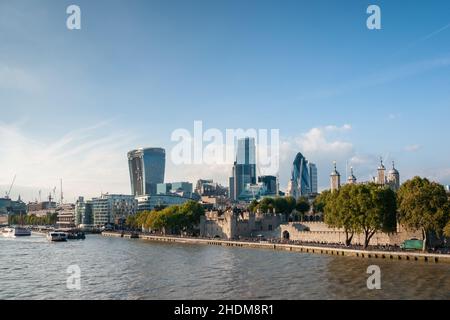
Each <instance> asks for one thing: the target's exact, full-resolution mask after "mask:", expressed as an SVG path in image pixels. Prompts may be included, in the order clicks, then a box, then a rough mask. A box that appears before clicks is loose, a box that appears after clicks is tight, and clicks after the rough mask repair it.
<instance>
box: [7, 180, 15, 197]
mask: <svg viewBox="0 0 450 320" xmlns="http://www.w3.org/2000/svg"><path fill="white" fill-rule="evenodd" d="M14 182H16V175H14V178H13V181H12V183H11V186H10V187H9V190H8V192H7V193H6V198H7V199H9V195H10V194H11V190H12V188H13V186H14Z"/></svg>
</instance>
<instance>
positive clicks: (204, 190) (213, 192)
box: [194, 179, 228, 197]
mask: <svg viewBox="0 0 450 320" xmlns="http://www.w3.org/2000/svg"><path fill="white" fill-rule="evenodd" d="M194 191H195V193H197V194H198V195H200V196H202V197H203V196H208V197H221V196H224V197H225V196H227V195H228V188H226V187H223V186H221V185H220V184H218V183H215V182H214V181H213V180H212V179H210V180H204V179H200V180H198V181H197V183H196V186H195V190H194Z"/></svg>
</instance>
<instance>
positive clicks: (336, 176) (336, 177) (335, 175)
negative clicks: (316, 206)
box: [330, 161, 341, 191]
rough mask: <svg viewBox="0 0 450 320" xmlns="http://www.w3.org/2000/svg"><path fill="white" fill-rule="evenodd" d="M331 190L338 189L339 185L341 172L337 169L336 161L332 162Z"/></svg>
mask: <svg viewBox="0 0 450 320" xmlns="http://www.w3.org/2000/svg"><path fill="white" fill-rule="evenodd" d="M330 184H331V191H336V190H339V189H340V187H341V174H340V173H339V171H337V168H336V161H335V162H334V170H333V171H332V172H331V174H330Z"/></svg>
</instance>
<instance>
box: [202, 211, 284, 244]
mask: <svg viewBox="0 0 450 320" xmlns="http://www.w3.org/2000/svg"><path fill="white" fill-rule="evenodd" d="M282 222H283V217H282V215H281V214H260V213H251V212H247V211H241V210H239V209H229V210H226V211H225V212H222V211H210V212H206V214H205V215H204V216H202V217H201V218H200V235H201V236H202V237H211V238H221V239H239V238H248V237H258V236H267V237H268V238H272V237H274V235H276V234H278V232H277V230H278V227H279V226H280V224H281V223H282Z"/></svg>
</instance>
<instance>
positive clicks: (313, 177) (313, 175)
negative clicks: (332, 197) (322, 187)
mask: <svg viewBox="0 0 450 320" xmlns="http://www.w3.org/2000/svg"><path fill="white" fill-rule="evenodd" d="M309 180H310V183H309V186H310V189H311V190H310V191H311V193H318V191H319V188H318V179H317V166H316V165H315V164H314V163H309Z"/></svg>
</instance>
